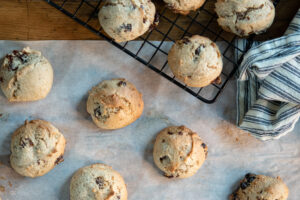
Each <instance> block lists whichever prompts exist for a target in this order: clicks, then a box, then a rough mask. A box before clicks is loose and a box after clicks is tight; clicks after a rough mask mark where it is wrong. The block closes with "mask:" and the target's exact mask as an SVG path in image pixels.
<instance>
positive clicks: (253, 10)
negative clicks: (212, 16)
mask: <svg viewBox="0 0 300 200" xmlns="http://www.w3.org/2000/svg"><path fill="white" fill-rule="evenodd" d="M215 6H216V9H215V10H216V13H217V15H218V20H217V21H218V24H219V25H220V26H221V27H222V28H223V29H224V30H225V31H227V32H232V33H234V34H236V35H238V36H241V37H245V36H248V35H251V34H260V33H262V32H265V31H266V29H268V28H269V27H270V26H271V25H272V23H273V20H274V17H275V7H274V5H273V3H272V1H270V0H238V1H237V0H218V1H217V2H216V4H215Z"/></svg>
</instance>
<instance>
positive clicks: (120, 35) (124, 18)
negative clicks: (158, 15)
mask: <svg viewBox="0 0 300 200" xmlns="http://www.w3.org/2000/svg"><path fill="white" fill-rule="evenodd" d="M98 17H99V21H100V24H101V26H102V28H103V30H104V31H105V32H106V33H107V34H108V35H109V36H110V37H111V38H113V39H114V40H115V41H116V42H124V41H129V40H133V39H135V38H137V37H139V36H141V35H143V34H144V33H145V32H146V31H148V30H149V28H150V26H151V25H152V24H153V23H154V19H155V6H154V4H153V3H152V2H151V1H150V0H134V1H129V0H107V1H106V2H105V4H104V6H103V7H102V8H101V9H100V11H99V14H98Z"/></svg>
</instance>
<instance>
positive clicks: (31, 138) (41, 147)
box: [10, 120, 66, 178]
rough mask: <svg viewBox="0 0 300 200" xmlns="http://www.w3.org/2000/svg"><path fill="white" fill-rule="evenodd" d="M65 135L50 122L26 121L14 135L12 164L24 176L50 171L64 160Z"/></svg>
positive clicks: (35, 175)
mask: <svg viewBox="0 0 300 200" xmlns="http://www.w3.org/2000/svg"><path fill="white" fill-rule="evenodd" d="M65 144H66V141H65V138H64V136H63V135H62V134H61V133H60V132H59V130H57V128H55V127H54V126H53V125H52V124H50V123H49V122H46V121H43V120H33V121H30V122H28V121H26V122H25V124H24V125H23V126H21V127H20V128H18V129H17V130H16V131H15V132H14V134H13V135H12V141H11V156H10V164H11V166H12V168H13V169H14V170H15V171H16V172H17V173H19V174H21V175H22V176H28V177H32V178H33V177H37V176H42V175H44V174H46V173H48V172H49V171H50V170H51V169H53V168H54V167H55V165H57V164H59V163H60V162H62V161H63V154H64V150H65Z"/></svg>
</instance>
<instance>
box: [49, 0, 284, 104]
mask: <svg viewBox="0 0 300 200" xmlns="http://www.w3.org/2000/svg"><path fill="white" fill-rule="evenodd" d="M45 1H46V2H48V3H49V4H50V5H52V6H54V7H55V8H57V9H58V10H60V11H61V12H63V13H64V14H66V15H68V16H69V17H71V18H72V19H74V20H75V21H77V22H78V23H79V24H81V25H83V26H84V27H86V28H87V29H89V30H90V31H92V32H94V33H95V34H97V35H98V36H100V37H103V38H104V39H106V40H107V41H108V42H110V43H111V44H113V45H114V46H116V47H117V48H119V49H121V50H123V51H124V52H126V53H127V54H128V55H130V56H132V57H133V58H135V59H136V60H138V61H140V62H141V63H143V64H144V65H146V66H147V67H149V68H150V69H152V70H153V71H155V72H157V73H158V74H160V75H161V76H163V77H165V78H166V79H168V80H169V81H171V82H173V83H174V84H176V85H177V86H179V87H180V88H182V89H184V90H185V91H187V92H189V93H190V94H192V95H193V96H195V97H197V98H198V99H200V100H201V101H203V102H205V103H213V102H215V100H216V99H217V97H218V96H219V95H220V93H221V92H222V90H223V89H224V87H225V85H226V83H227V82H228V80H229V79H230V78H231V77H232V76H233V74H234V73H235V71H236V69H237V67H238V64H239V63H240V62H241V60H242V57H241V58H240V60H239V61H238V62H236V61H235V60H234V57H233V52H234V51H236V50H237V51H240V52H241V53H242V54H244V53H245V52H246V51H247V50H248V49H249V48H250V47H251V44H252V39H253V38H252V37H249V38H248V45H247V48H246V50H242V49H239V48H238V47H237V46H235V43H234V40H235V39H236V38H237V36H235V35H233V34H231V33H228V32H225V31H223V29H222V28H220V27H219V26H218V24H217V22H216V19H217V16H216V14H215V12H214V1H212V0H207V1H206V2H205V3H204V5H203V6H202V7H201V8H200V9H199V10H197V11H196V12H191V13H190V14H188V15H186V16H183V15H179V14H174V13H172V11H170V10H169V9H168V8H166V7H165V6H163V5H162V3H161V1H156V2H155V1H154V3H155V4H156V8H157V14H158V15H159V19H160V20H159V21H160V22H159V24H158V26H157V27H155V28H153V29H152V30H150V31H148V32H147V33H145V34H144V35H143V36H141V37H139V41H129V42H124V43H116V42H115V41H113V40H112V39H111V38H110V37H109V36H107V35H106V34H105V32H104V31H103V30H102V28H101V27H100V24H99V21H98V17H97V14H98V12H99V8H100V7H101V6H102V5H103V3H104V1H103V0H45ZM278 1H279V0H276V1H275V2H274V3H275V4H277V3H278ZM157 4H158V5H157ZM194 34H199V35H203V36H206V37H208V38H210V39H211V40H213V41H214V42H216V41H222V42H221V46H222V47H221V48H220V50H221V53H222V56H223V63H224V67H223V71H222V74H221V79H222V83H221V84H219V85H217V84H215V83H212V84H211V85H209V86H207V87H204V88H192V87H188V86H186V85H185V84H184V83H182V82H180V81H179V80H178V79H176V78H175V77H174V75H173V74H172V73H171V71H170V69H169V67H168V62H167V56H168V51H169V49H170V47H171V46H172V44H173V43H174V42H175V40H178V39H181V38H183V37H184V36H191V35H194ZM219 45H220V43H219Z"/></svg>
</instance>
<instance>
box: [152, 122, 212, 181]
mask: <svg viewBox="0 0 300 200" xmlns="http://www.w3.org/2000/svg"><path fill="white" fill-rule="evenodd" d="M206 157H207V145H206V144H205V143H203V141H202V140H201V138H200V137H199V136H198V135H197V133H195V132H193V131H191V130H190V129H188V128H186V127H185V126H170V127H167V128H165V129H163V130H162V131H161V132H160V133H159V134H158V135H157V137H156V140H155V144H154V149H153V158H154V163H155V164H156V166H157V167H158V168H159V169H160V170H162V171H163V172H164V173H165V176H167V177H169V178H172V177H179V178H187V177H190V176H192V175H194V174H195V173H196V172H197V171H198V169H199V168H200V167H201V165H202V164H203V162H204V160H205V159H206Z"/></svg>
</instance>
